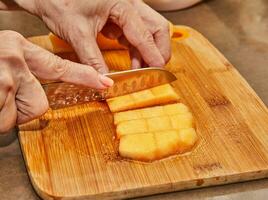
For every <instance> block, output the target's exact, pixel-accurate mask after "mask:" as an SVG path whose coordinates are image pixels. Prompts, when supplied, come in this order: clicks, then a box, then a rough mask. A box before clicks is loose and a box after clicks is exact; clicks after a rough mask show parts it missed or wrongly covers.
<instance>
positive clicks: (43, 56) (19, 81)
mask: <svg viewBox="0 0 268 200" xmlns="http://www.w3.org/2000/svg"><path fill="white" fill-rule="evenodd" d="M0 41H1V43H0V133H3V132H6V131H8V130H9V129H10V128H12V127H13V126H14V125H15V124H21V123H24V122H27V121H29V120H31V119H33V118H35V117H38V116H40V115H42V114H43V113H44V112H45V111H46V110H47V109H48V102H47V98H46V95H45V93H44V91H43V88H42V87H41V85H40V83H39V82H38V80H37V79H36V78H35V76H36V77H38V78H41V79H46V80H61V81H65V82H70V83H75V84H80V85H85V86H89V87H94V88H99V89H105V88H107V87H108V86H110V85H112V80H111V79H109V78H107V77H105V76H103V75H101V74H99V73H98V72H97V71H96V70H95V69H94V68H92V67H90V66H87V65H82V64H77V63H73V62H70V61H67V60H63V59H61V58H59V57H57V56H55V55H53V54H51V53H49V52H48V51H46V50H43V49H42V48H40V47H38V46H35V45H33V44H32V43H30V42H29V41H27V40H26V39H24V38H23V37H22V36H21V35H20V34H18V33H16V32H13V31H0Z"/></svg>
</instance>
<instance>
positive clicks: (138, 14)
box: [16, 0, 170, 72]
mask: <svg viewBox="0 0 268 200" xmlns="http://www.w3.org/2000/svg"><path fill="white" fill-rule="evenodd" d="M16 1H17V3H18V4H20V5H21V6H22V7H24V8H25V9H27V10H28V11H30V12H32V13H34V14H36V15H38V16H39V17H41V18H42V19H43V21H44V22H45V23H46V24H47V26H48V27H49V28H50V29H51V30H52V31H53V32H54V33H55V34H56V35H58V36H60V37H61V38H62V39H64V40H66V41H68V42H69V43H70V44H71V45H72V46H73V48H74V50H75V51H76V53H77V55H78V57H79V59H80V61H81V62H82V63H84V64H88V65H90V66H93V67H94V68H95V69H97V70H98V71H99V72H107V71H108V68H107V66H106V64H105V62H104V60H103V57H102V55H101V52H100V50H99V48H98V46H97V43H96V37H97V33H98V32H101V31H102V32H103V33H104V34H105V35H106V36H108V37H110V38H118V39H119V41H120V42H122V43H124V44H127V45H129V48H130V55H131V60H132V67H133V68H139V67H141V65H142V60H144V61H145V63H146V64H148V65H149V66H155V67H162V66H164V65H165V63H166V62H167V61H168V60H169V58H170V37H169V24H168V21H167V20H166V19H165V18H163V17H162V16H161V15H159V14H158V13H157V12H155V11H154V10H152V9H151V8H150V7H148V6H147V5H146V4H144V3H143V2H142V1H141V0H94V1H90V0H79V1H75V0H57V1H55V0H46V1H42V0H16Z"/></svg>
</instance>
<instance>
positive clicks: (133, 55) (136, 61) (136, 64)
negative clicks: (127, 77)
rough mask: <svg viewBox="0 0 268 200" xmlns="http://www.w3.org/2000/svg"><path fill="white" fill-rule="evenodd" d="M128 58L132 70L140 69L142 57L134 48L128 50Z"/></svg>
mask: <svg viewBox="0 0 268 200" xmlns="http://www.w3.org/2000/svg"><path fill="white" fill-rule="evenodd" d="M129 56H130V60H131V67H132V69H138V68H141V67H142V57H141V54H140V52H139V51H138V50H137V49H136V48H135V47H130V48H129Z"/></svg>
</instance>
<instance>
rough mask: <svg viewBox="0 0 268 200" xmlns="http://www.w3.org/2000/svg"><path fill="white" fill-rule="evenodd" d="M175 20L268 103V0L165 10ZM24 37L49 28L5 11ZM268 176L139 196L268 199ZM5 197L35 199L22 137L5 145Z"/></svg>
mask: <svg viewBox="0 0 268 200" xmlns="http://www.w3.org/2000/svg"><path fill="white" fill-rule="evenodd" d="M162 14H163V15H164V16H165V17H167V18H168V19H169V20H170V21H172V22H173V23H174V24H184V25H187V26H191V27H193V28H195V29H196V30H198V31H199V32H201V33H202V34H203V35H205V37H206V38H208V39H209V40H210V41H211V42H212V43H213V44H214V45H215V46H216V47H217V48H218V49H219V50H220V51H221V52H222V53H223V54H224V55H225V56H226V57H227V59H228V60H229V61H230V62H231V63H232V64H233V65H234V66H235V67H236V68H237V69H238V70H239V72H240V73H241V74H242V75H243V76H244V78H245V79H246V80H247V81H248V83H249V84H250V85H251V86H252V88H253V89H254V90H255V91H256V92H257V94H258V95H259V96H260V97H261V99H262V100H263V102H264V103H265V104H266V105H268V26H267V24H268V1H267V0H258V1H252V0H210V1H205V2H203V3H201V4H198V5H196V6H194V7H192V8H188V9H185V10H182V11H174V12H165V13H162ZM5 29H11V30H16V31H18V32H20V33H21V34H23V35H24V36H26V37H27V36H32V35H40V34H45V33H47V32H48V30H47V29H46V27H45V26H44V25H43V23H42V22H41V21H40V20H39V19H37V18H36V17H33V16H31V15H29V14H27V13H25V12H4V11H1V12H0V30H5ZM267 196H268V179H262V180H258V181H249V182H244V183H237V184H229V185H224V186H216V187H209V188H202V189H195V190H188V191H182V192H174V193H168V194H162V195H155V196H150V197H144V198H139V199H144V200H145V199H146V200H150V199H185V200H187V199H217V200H218V199H219V200H227V199H237V200H240V199H241V200H242V199H243V200H247V199H263V200H264V199H265V200H266V199H267ZM0 199H3V200H9V199H16V200H35V199H39V198H38V196H37V195H36V193H35V192H34V190H33V188H32V186H31V184H30V182H29V178H28V175H27V172H26V169H25V165H24V161H23V157H22V155H21V151H20V147H19V143H18V140H16V141H14V142H13V143H12V144H11V145H9V146H7V147H2V148H0Z"/></svg>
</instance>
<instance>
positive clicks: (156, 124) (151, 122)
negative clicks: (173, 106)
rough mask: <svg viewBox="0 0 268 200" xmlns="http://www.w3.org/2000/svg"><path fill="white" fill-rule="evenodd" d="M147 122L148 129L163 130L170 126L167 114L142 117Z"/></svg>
mask: <svg viewBox="0 0 268 200" xmlns="http://www.w3.org/2000/svg"><path fill="white" fill-rule="evenodd" d="M143 121H146V122H147V129H148V131H163V130H168V129H171V128H172V125H171V122H170V119H169V117H168V116H161V117H153V118H149V119H144V120H143Z"/></svg>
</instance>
